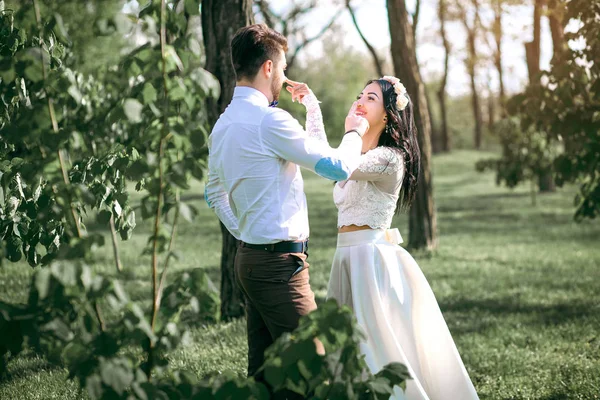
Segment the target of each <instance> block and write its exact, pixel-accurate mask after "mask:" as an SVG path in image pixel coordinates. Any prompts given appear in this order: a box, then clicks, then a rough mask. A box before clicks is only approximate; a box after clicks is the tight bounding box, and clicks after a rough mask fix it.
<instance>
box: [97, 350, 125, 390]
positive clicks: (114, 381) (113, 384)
mask: <svg viewBox="0 0 600 400" xmlns="http://www.w3.org/2000/svg"><path fill="white" fill-rule="evenodd" d="M100 376H101V378H102V382H103V383H104V384H105V385H106V386H108V387H110V388H112V389H113V390H114V391H115V392H116V393H117V394H118V395H119V396H121V395H123V393H124V392H125V389H126V388H127V387H128V386H129V385H131V382H132V381H133V372H132V370H131V368H130V367H129V366H128V365H127V364H126V361H125V359H116V360H114V361H113V360H106V359H102V358H101V359H100Z"/></svg>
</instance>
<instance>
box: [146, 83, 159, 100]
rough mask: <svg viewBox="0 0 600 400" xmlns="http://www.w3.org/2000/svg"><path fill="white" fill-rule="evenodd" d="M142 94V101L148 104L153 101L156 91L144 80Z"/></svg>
mask: <svg viewBox="0 0 600 400" xmlns="http://www.w3.org/2000/svg"><path fill="white" fill-rule="evenodd" d="M142 96H143V98H144V103H145V104H149V103H152V102H155V101H156V99H157V92H156V89H155V88H154V86H152V84H151V83H150V82H146V83H145V84H144V89H143V90H142Z"/></svg>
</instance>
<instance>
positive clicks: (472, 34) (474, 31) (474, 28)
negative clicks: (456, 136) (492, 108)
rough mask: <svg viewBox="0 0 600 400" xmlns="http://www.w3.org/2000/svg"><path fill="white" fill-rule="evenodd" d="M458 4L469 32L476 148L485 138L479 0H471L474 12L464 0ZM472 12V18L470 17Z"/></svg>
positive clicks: (458, 0)
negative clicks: (478, 78)
mask: <svg viewBox="0 0 600 400" xmlns="http://www.w3.org/2000/svg"><path fill="white" fill-rule="evenodd" d="M456 5H457V6H458V9H459V16H460V20H461V22H462V24H463V26H464V27H465V31H466V32H467V52H468V54H467V58H466V66H467V72H468V73H469V78H470V81H471V107H472V108H473V116H474V118H475V130H474V143H475V148H476V149H480V148H481V142H482V138H483V117H482V114H481V100H480V98H479V93H478V91H477V83H476V74H477V59H478V55H477V35H478V31H479V28H480V27H481V21H480V19H479V0H471V5H472V10H471V11H472V12H471V13H469V9H468V8H467V7H465V5H464V4H463V3H462V0H457V1H456ZM469 14H472V18H469Z"/></svg>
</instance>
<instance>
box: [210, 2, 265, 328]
mask: <svg viewBox="0 0 600 400" xmlns="http://www.w3.org/2000/svg"><path fill="white" fill-rule="evenodd" d="M252 23H254V15H253V14H252V1H251V0H203V1H202V34H203V37H204V47H205V49H206V65H205V69H206V70H207V71H209V72H211V73H212V74H213V75H215V76H216V77H217V79H218V80H219V83H220V84H221V95H220V97H219V99H218V100H217V101H214V100H211V99H207V103H206V107H207V114H208V119H209V123H210V125H211V126H212V125H214V123H215V122H216V121H217V119H218V118H219V115H220V114H221V113H222V112H223V111H224V110H225V107H227V104H229V102H230V101H231V98H232V97H233V89H234V87H235V71H234V70H233V65H232V64H231V57H230V51H229V48H230V43H231V39H232V38H233V35H234V34H235V32H236V31H237V30H238V29H239V28H241V27H243V26H246V25H250V24H252ZM221 234H222V236H223V244H222V247H221V319H224V320H228V319H231V318H236V317H240V316H242V315H243V313H244V309H243V297H242V293H241V292H240V290H239V288H238V287H237V285H236V283H235V278H234V268H233V265H234V260H235V254H236V251H237V247H236V245H237V241H236V240H235V238H234V237H233V236H232V235H231V234H230V233H229V231H228V230H227V228H225V226H224V225H223V224H221Z"/></svg>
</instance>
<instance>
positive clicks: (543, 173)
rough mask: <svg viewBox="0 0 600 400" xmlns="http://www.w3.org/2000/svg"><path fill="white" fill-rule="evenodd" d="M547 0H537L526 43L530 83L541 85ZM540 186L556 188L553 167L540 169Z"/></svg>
mask: <svg viewBox="0 0 600 400" xmlns="http://www.w3.org/2000/svg"><path fill="white" fill-rule="evenodd" d="M545 3H546V0H535V2H534V5H533V40H532V41H531V42H527V43H525V56H526V58H527V70H528V72H529V84H530V85H534V86H535V85H540V77H541V75H540V53H541V37H542V13H543V11H544V10H543V8H544V5H545ZM538 186H539V189H540V191H541V192H553V191H555V190H556V185H555V184H554V179H553V177H552V168H551V166H548V168H544V169H542V170H540V171H539V175H538Z"/></svg>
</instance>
